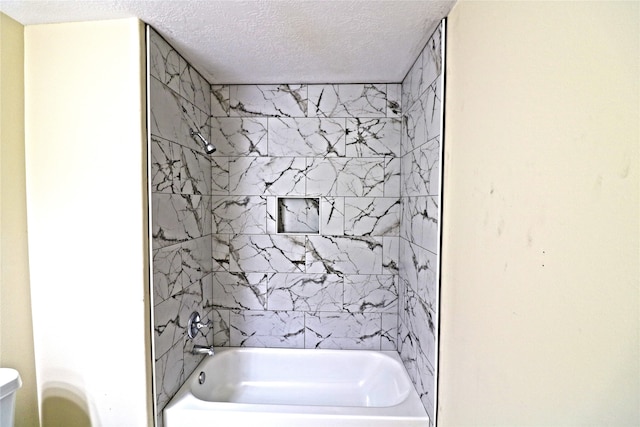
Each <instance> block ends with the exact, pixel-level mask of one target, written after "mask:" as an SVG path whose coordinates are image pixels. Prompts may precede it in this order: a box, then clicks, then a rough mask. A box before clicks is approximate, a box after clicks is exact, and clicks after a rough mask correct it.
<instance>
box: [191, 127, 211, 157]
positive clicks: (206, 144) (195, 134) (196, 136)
mask: <svg viewBox="0 0 640 427" xmlns="http://www.w3.org/2000/svg"><path fill="white" fill-rule="evenodd" d="M189 132H190V133H191V137H192V138H193V139H199V140H200V142H201V143H202V145H203V146H204V151H206V152H207V154H211V153H213V152H214V151H216V147H214V146H213V144H212V143H210V142H209V141H207V140H206V139H205V138H204V136H202V134H201V133H200V132H196V131H194V130H193V129H189Z"/></svg>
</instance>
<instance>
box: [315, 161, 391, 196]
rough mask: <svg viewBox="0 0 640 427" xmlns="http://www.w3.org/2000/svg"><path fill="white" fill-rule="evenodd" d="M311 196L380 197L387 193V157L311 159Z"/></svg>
mask: <svg viewBox="0 0 640 427" xmlns="http://www.w3.org/2000/svg"><path fill="white" fill-rule="evenodd" d="M308 163H309V164H308V166H307V195H318V196H358V197H364V196H371V197H373V196H377V197H380V196H382V195H383V193H384V166H385V159H384V158H379V159H376V158H333V157H328V158H325V159H309V160H308Z"/></svg>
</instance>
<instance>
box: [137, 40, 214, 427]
mask: <svg viewBox="0 0 640 427" xmlns="http://www.w3.org/2000/svg"><path fill="white" fill-rule="evenodd" d="M147 40H148V51H149V52H148V55H149V58H148V64H149V67H148V69H149V74H150V75H149V76H148V82H149V94H148V95H149V117H150V133H151V171H150V178H151V213H152V221H151V222H152V256H153V296H152V298H153V311H154V313H153V321H154V324H153V329H154V355H155V385H156V396H155V398H156V407H157V412H158V425H159V426H162V419H161V411H162V409H163V408H164V406H165V405H166V403H167V402H168V401H169V399H170V398H171V397H173V395H174V394H175V392H176V391H177V390H178V388H179V387H180V386H181V385H182V383H183V382H184V379H185V378H186V377H187V376H188V375H189V374H190V373H191V372H192V371H193V370H194V369H195V367H196V366H197V365H198V363H199V362H200V360H201V359H202V356H193V355H191V354H190V353H189V350H190V349H191V348H192V346H193V344H200V345H211V344H212V343H213V332H212V331H210V332H208V333H207V335H199V336H197V337H196V339H195V340H190V339H189V338H188V337H187V335H186V324H187V319H188V318H189V315H190V314H191V313H192V312H193V311H199V312H200V314H201V315H203V317H204V318H210V317H211V316H212V313H211V310H212V307H213V304H212V301H211V297H212V295H213V283H214V280H213V274H212V271H213V266H212V262H213V260H212V256H211V224H212V221H211V196H212V193H213V189H212V187H211V181H212V179H211V161H210V159H209V157H208V156H207V155H205V153H204V151H203V150H202V147H201V146H200V145H199V144H198V143H197V142H196V141H195V140H194V139H193V138H192V137H191V136H190V133H189V129H190V128H191V129H196V130H198V131H200V132H205V135H206V137H207V138H208V137H209V136H208V131H209V127H208V126H207V125H206V123H207V119H208V118H209V115H210V114H211V104H210V97H209V83H208V82H207V81H206V80H205V79H203V78H202V77H201V76H200V75H199V74H198V72H197V71H196V70H195V69H193V68H192V67H191V66H190V65H189V64H188V63H187V62H186V61H185V60H184V59H183V58H182V57H181V56H180V55H179V54H178V53H177V52H176V51H175V50H174V49H173V48H172V47H171V46H169V44H167V43H166V42H165V41H164V40H163V39H162V37H160V36H159V35H158V34H157V33H156V32H155V31H153V30H152V29H150V30H149V35H148V38H147ZM203 331H205V333H206V329H203Z"/></svg>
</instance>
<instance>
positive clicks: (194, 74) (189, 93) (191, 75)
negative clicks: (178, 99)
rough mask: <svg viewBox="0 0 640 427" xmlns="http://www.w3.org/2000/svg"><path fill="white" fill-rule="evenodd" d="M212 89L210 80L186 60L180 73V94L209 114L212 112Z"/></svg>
mask: <svg viewBox="0 0 640 427" xmlns="http://www.w3.org/2000/svg"><path fill="white" fill-rule="evenodd" d="M210 90H211V89H210V85H209V82H207V81H206V80H205V78H204V77H202V76H201V75H200V73H198V71H196V69H195V68H193V67H192V66H191V65H189V64H188V63H187V62H186V61H185V62H184V65H183V67H182V70H181V73H180V95H181V96H182V97H183V98H184V99H186V100H187V101H188V102H189V103H191V104H194V105H195V106H196V107H198V108H199V109H200V110H202V111H203V112H204V113H205V114H206V115H207V116H209V114H210V112H211V97H210Z"/></svg>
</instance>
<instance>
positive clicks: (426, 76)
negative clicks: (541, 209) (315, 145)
mask: <svg viewBox="0 0 640 427" xmlns="http://www.w3.org/2000/svg"><path fill="white" fill-rule="evenodd" d="M442 68H443V64H442V24H441V25H440V26H439V27H438V28H437V29H436V31H435V32H434V34H433V35H432V36H431V38H430V39H429V41H428V43H427V45H426V47H425V48H424V50H423V51H422V53H421V54H420V55H419V56H418V59H417V60H416V62H415V64H414V65H413V67H412V68H411V69H410V71H409V73H408V74H407V76H406V77H405V79H404V81H403V82H402V86H401V88H402V143H401V156H400V162H401V171H402V172H401V176H400V182H401V184H400V185H401V189H400V193H401V197H400V205H401V220H400V257H399V259H400V265H399V266H398V267H399V281H398V291H399V294H400V297H399V307H400V310H399V334H398V352H399V353H400V356H401V358H402V360H403V361H404V364H405V366H406V368H407V371H408V372H409V374H410V376H411V377H412V380H413V382H414V384H415V386H416V389H417V390H418V393H419V394H420V397H421V399H422V403H423V404H424V406H425V408H426V409H427V412H428V413H429V418H430V419H431V420H432V423H433V419H434V413H435V410H434V404H435V398H434V393H435V367H436V333H437V319H438V315H437V314H438V313H437V305H436V302H437V301H436V297H437V289H438V282H439V280H438V276H437V275H438V250H439V242H438V223H439V221H440V218H439V208H438V206H439V205H440V191H439V187H440V178H439V177H440V164H441V159H440V144H441V117H440V115H441V114H440V113H441V107H442V83H443V79H442Z"/></svg>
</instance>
